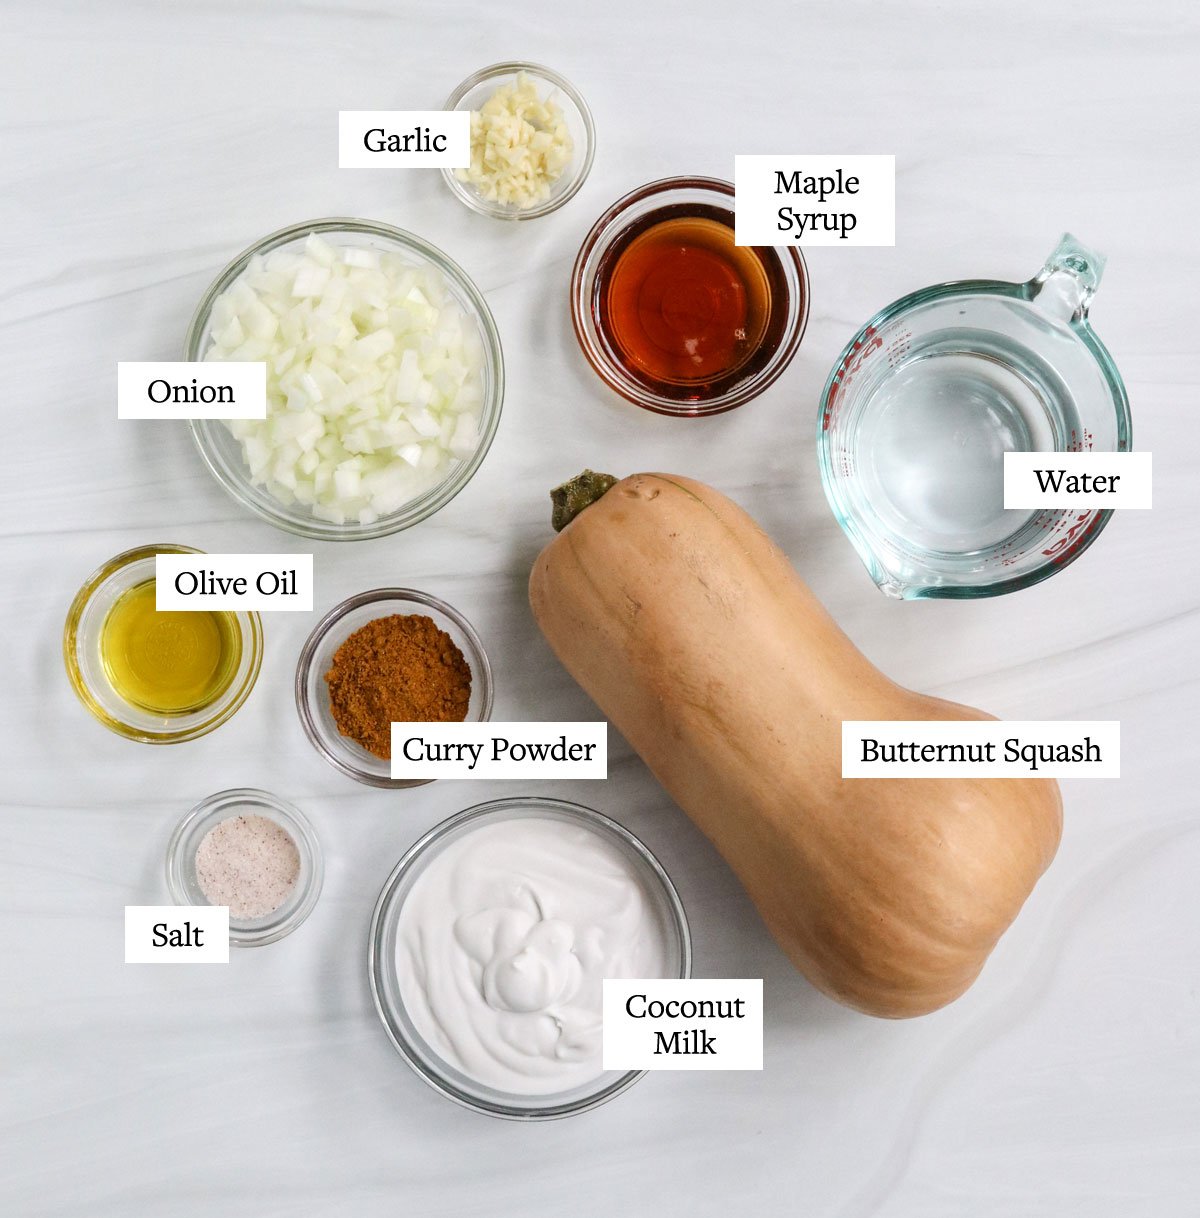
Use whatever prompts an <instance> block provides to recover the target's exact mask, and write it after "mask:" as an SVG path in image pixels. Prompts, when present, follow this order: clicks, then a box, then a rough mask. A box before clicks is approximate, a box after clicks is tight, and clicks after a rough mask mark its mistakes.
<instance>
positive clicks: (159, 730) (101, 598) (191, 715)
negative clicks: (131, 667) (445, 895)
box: [63, 544, 263, 744]
mask: <svg viewBox="0 0 1200 1218" xmlns="http://www.w3.org/2000/svg"><path fill="white" fill-rule="evenodd" d="M202 553H203V551H202V550H195V549H193V548H192V547H191V546H177V545H166V544H164V545H150V546H140V547H138V548H137V549H136V550H126V551H125V552H124V553H123V554H118V555H117V556H116V557H115V558H110V559H109V560H108V562H106V563H105V564H104V566H102V567H100V568H99V569H98V570H96V571H93V572H92V574H91V575H89V576H88V578H87V580H86V581H85V582H84V585H83V587H82V588H80V589H79V591H78V593H76V595H75V599H74V600H73V601H72V602H71V608H70V610H69V611H68V612H67V622H66V626H65V628H64V630H63V662H64V663H65V664H66V667H67V676H68V677H69V678H70V680H71V686H72V688H73V689H74V690H75V693H76V694H77V695H78V696H79V700H80V702H82V703H83V704H84V706H86V707H87V708H88V710H89V711H91V713H92V714H93V715H94V716H95V717H96V718H97V719H98V720H99V721H100V722H101V723H103V724H104V726H105V727H106V728H108V729H109V730H110V731H113V732H116V733H117V735H119V736H124V737H125V738H126V739H127V740H137V741H139V742H140V743H142V744H178V743H180V742H181V741H184V740H195V739H196V738H197V737H198V736H205V735H207V734H208V733H209V732H211V731H213V730H214V729H215V728H218V727H220V726H221V724H222V723H224V722H225V721H226V720H227V719H229V718H231V717H232V715H233V714H234V713H235V712H236V711H237V710H238V708H239V707H240V706H241V705H242V703H243V702H245V701H246V699H247V698H248V697H249V696H250V691H251V690H252V689H253V688H254V682H255V681H256V680H257V679H258V670H259V668H260V667H261V666H262V653H263V634H262V622H261V620H260V619H259V616H258V614H257V613H235V612H233V611H230V613H229V616H230V617H231V618H232V619H233V620H234V622H235V623H236V625H237V629H238V637H239V642H240V645H241V655H240V657H239V659H238V664H237V669H236V671H235V672H234V675H233V680H232V681H230V683H229V685H228V687H227V688H226V689H225V690H224V692H223V693H222V694H221V695H220V696H219V697H218V698H217V699H216V700H215V701H213V702H211V703H209V704H208V705H207V706H204V707H201V708H200V709H199V710H195V711H191V712H187V713H184V714H177V715H169V714H161V713H155V712H153V711H149V710H145V709H143V708H142V707H139V706H134V705H133V704H132V703H130V702H127V701H126V700H125V699H124V698H123V697H121V695H120V694H118V693H117V691H116V690H115V689H114V688H113V684H112V681H111V680H110V679H109V675H108V672H107V670H106V669H105V665H104V659H103V657H102V656H101V654H100V638H101V633H102V631H103V628H104V622H105V619H106V618H107V617H108V613H109V610H110V609H112V607H113V605H115V604H116V602H117V601H118V600H119V599H120V597H122V596H123V595H124V594H125V593H126V592H128V591H129V590H130V589H131V588H135V587H137V585H138V584H142V583H145V582H146V581H147V580H152V579H153V578H154V557H155V555H156V554H202Z"/></svg>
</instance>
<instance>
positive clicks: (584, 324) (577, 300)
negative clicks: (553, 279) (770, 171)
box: [570, 175, 812, 419]
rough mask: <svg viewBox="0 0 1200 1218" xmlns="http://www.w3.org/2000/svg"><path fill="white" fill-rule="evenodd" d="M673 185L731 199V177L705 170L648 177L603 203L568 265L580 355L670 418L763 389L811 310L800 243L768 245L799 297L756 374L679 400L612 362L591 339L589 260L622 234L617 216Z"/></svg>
mask: <svg viewBox="0 0 1200 1218" xmlns="http://www.w3.org/2000/svg"><path fill="white" fill-rule="evenodd" d="M674 190H693V191H709V192H711V194H712V195H713V196H714V197H717V198H719V201H721V202H726V201H728V202H729V204H730V206H731V209H732V206H733V204H734V202H735V190H734V186H733V183H732V182H729V181H727V180H726V179H724V178H714V177H706V176H703V175H677V176H672V177H666V178H656V179H655V180H654V181H652V182H646V183H644V184H643V185H641V186H638V187H635V188H634V189H633V190H630V191H628V192H627V193H625V194H624V195H622V196H621V197H620V198H619V199H617V200H616V202H614V203H612V204H611V205H610V206H609V207H607V208H606V209H605V210H604V211H603V212H602V213H601V214H600V216H599V217H598V218H597V220H596V222H595V223H594V224H593V225H592V227H591V228H590V229H589V230H588V233H587V236H585V237H584V239H583V242H582V244H581V245H580V247H579V252H578V254H576V256H575V263H574V265H573V267H572V268H571V287H570V297H571V322H572V325H573V326H574V329H575V338H576V340H577V341H578V343H579V348H580V350H581V351H582V352H583V355H584V358H585V359H586V360H587V362H588V364H589V365H590V366H591V368H592V371H593V372H595V373H596V375H597V376H598V377H599V378H600V379H601V380H602V381H603V382H604V384H605V385H607V386H608V387H609V388H610V389H611V390H613V392H614V393H617V394H620V396H621V397H623V398H624V399H625V400H626V401H628V402H632V403H633V404H634V405H635V406H640V407H642V408H643V409H644V410H652V411H654V412H655V413H656V414H662V415H668V416H670V417H672V418H691V419H695V418H706V417H708V416H710V415H714V414H723V413H725V412H726V411H728V410H733V409H735V408H736V407H738V406H743V405H745V404H746V403H747V402H749V401H752V400H753V399H754V398H756V397H758V396H760V395H761V394H762V393H764V392H766V390H767V389H769V388H770V387H771V386H772V385H773V384H774V383H775V382H776V381H777V380H778V379H779V378H780V377H781V376H782V375H783V373H784V372H785V371H786V369H787V367H788V365H789V364H791V362H792V360H793V359H794V358H795V355H796V352H797V351H798V350H799V348H800V343H801V342H802V341H803V339H804V335H805V332H806V331H807V329H808V322H809V317H810V316H811V314H812V291H811V284H810V280H809V274H808V263H807V261H806V260H805V257H804V252H803V251H802V250H801V248H800V247H799V246H798V245H794V244H793V245H784V246H767V247H765V248H768V249H771V250H774V251H775V253H776V254H777V255H778V256H779V258H780V261H781V262H782V263H783V264H784V266H785V269H790V270H791V271H792V273H793V274H794V275H795V277H796V280H797V283H798V286H799V296H800V302H799V305H798V308H797V313H796V319H795V321H794V323H793V325H792V327H791V329H790V330H789V331H788V332H787V333H786V334H785V335H784V337H783V340H782V341H781V342H780V345H779V349H778V350H777V351H776V352H775V354H774V356H773V357H772V360H771V362H770V363H769V364H767V365H766V366H765V367H764V368H762V369H761V370H760V371H759V372H758V373H756V374H755V375H754V376H752V377H750V378H748V379H747V380H745V381H742V382H740V383H738V384H736V385H734V386H733V387H732V388H730V389H729V390H727V391H726V392H725V393H723V394H720V395H719V396H717V397H714V398H712V399H710V400H708V401H704V402H685V401H677V400H676V399H673V398H667V397H663V396H662V395H660V394H657V393H655V392H654V391H653V390H651V389H648V388H647V387H646V386H644V385H641V384H640V383H638V382H635V381H634V380H633V379H632V378H630V377H628V376H627V375H626V374H625V372H624V370H623V369H621V368H620V367H619V366H618V365H616V364H614V363H612V362H611V361H610V360H609V359H608V358H607V357H606V356H605V355H604V352H603V351H602V349H601V348H599V346H598V345H597V344H596V343H595V342H594V341H593V339H592V332H593V331H595V330H596V329H597V327H596V326H595V325H594V323H593V322H592V319H591V306H590V302H589V301H587V300H585V299H584V278H585V272H586V271H587V269H588V266H589V264H590V263H591V262H592V261H593V260H594V259H598V258H600V257H601V256H602V255H603V254H604V253H605V252H606V251H607V249H608V247H609V246H610V245H611V243H612V241H613V239H614V238H615V237H617V236H619V235H620V233H621V232H622V231H623V228H622V227H620V226H618V221H619V220H620V218H621V216H622V215H623V214H624V213H625V211H626V210H627V209H628V208H630V207H632V206H634V205H635V204H638V203H641V202H642V201H643V200H645V199H649V198H653V197H654V196H655V195H661V194H667V193H669V192H671V191H674Z"/></svg>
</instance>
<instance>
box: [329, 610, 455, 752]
mask: <svg viewBox="0 0 1200 1218" xmlns="http://www.w3.org/2000/svg"><path fill="white" fill-rule="evenodd" d="M325 682H326V684H327V685H328V687H329V709H330V711H331V713H332V714H333V719H334V722H335V723H336V724H337V728H338V731H339V732H341V734H342V735H343V736H349V737H350V739H351V740H354V741H357V742H358V743H359V744H361V745H362V746H363V748H364V749H366V750H367V751H368V752H369V753H374V755H375V756H376V757H380V758H382V759H383V760H384V761H388V760H390V759H391V756H392V731H391V725H392V723H393V722H396V723H440V722H462V720H464V719H465V718H466V717H467V708H468V707H469V705H470V702H471V667H470V665H469V664H468V663H467V661H466V659H465V658H464V656H463V653H462V651H461V650H460V649H459V647H458V644H456V643H455V642H454V640H453V639H452V638H451V637H450V636H449V635H448V634H447V633H446V632H445V631H444V630H442V629H441V628H440V627H439V626H438V625H437V623H436V622H434V620H433V619H432V618H429V617H426V616H425V615H424V614H420V613H411V614H403V613H394V614H392V615H391V616H390V617H379V618H376V619H375V620H374V621H373V622H368V623H367V624H366V625H365V626H362V627H360V628H359V629H358V630H356V631H355V632H354V633H353V634H352V635H350V636H349V638H347V639H346V641H345V642H344V643H343V644H342V645H341V646H340V647H339V648H338V649H337V651H335V652H334V653H333V664H332V666H331V667H330V669H329V671H328V672H327V673H326V674H325Z"/></svg>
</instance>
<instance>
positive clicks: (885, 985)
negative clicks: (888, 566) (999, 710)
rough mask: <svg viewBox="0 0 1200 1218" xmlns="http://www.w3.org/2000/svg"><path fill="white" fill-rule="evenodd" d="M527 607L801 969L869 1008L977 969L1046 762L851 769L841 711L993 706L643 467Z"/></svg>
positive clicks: (1027, 872) (730, 519)
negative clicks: (1026, 770) (873, 647)
mask: <svg viewBox="0 0 1200 1218" xmlns="http://www.w3.org/2000/svg"><path fill="white" fill-rule="evenodd" d="M529 596H530V603H531V604H532V607H533V613H534V617H535V618H536V619H537V622H538V625H539V626H540V627H541V629H542V632H543V633H544V634H545V636H546V638H547V640H548V641H549V643H550V646H551V647H552V648H553V649H554V651H555V653H556V654H557V655H558V657H559V659H560V660H561V661H562V663H563V664H564V666H565V667H566V668H567V670H568V671H569V672H570V673H571V675H572V676H573V677H574V678H575V679H576V680H577V681H578V682H579V683H580V685H582V686H583V688H584V689H585V690H586V691H587V692H588V693H589V694H590V695H591V696H592V698H593V699H594V700H595V701H596V703H597V705H598V706H599V707H600V709H601V710H602V711H603V712H604V714H605V715H606V716H607V717H608V719H609V720H610V721H611V722H612V723H613V724H614V725H615V726H616V728H617V729H618V730H619V731H620V732H621V733H622V734H623V735H624V736H625V738H626V739H627V740H628V741H629V743H630V744H631V745H632V746H633V747H634V748H635V749H636V750H637V751H638V753H639V754H640V755H641V756H642V758H643V759H644V760H645V762H646V764H647V765H648V766H649V767H650V769H651V770H652V771H653V772H654V775H655V777H657V778H658V780H659V781H660V782H661V783H662V785H663V786H664V787H665V788H666V789H667V791H668V792H669V793H670V794H671V796H672V797H673V798H674V799H675V801H676V802H677V803H678V804H679V806H680V807H681V808H683V810H684V811H685V812H687V814H688V815H689V816H690V817H691V818H692V820H694V821H695V822H696V824H697V825H698V826H699V827H700V829H701V830H702V831H703V832H704V833H705V834H706V835H707V836H708V837H709V839H710V840H711V841H712V842H713V844H714V845H715V846H716V847H717V849H718V850H719V851H720V852H721V854H722V855H723V856H724V857H725V859H726V860H727V861H728V863H729V864H730V866H731V867H732V868H733V870H734V872H735V873H736V874H737V876H738V878H739V880H741V882H742V883H743V885H745V888H746V890H747V892H748V893H749V894H750V897H751V899H752V900H753V901H754V903H755V905H756V906H757V907H758V910H759V912H760V913H761V914H762V917H763V920H764V921H765V922H766V924H767V927H768V928H769V929H770V931H771V933H772V934H773V935H774V936H775V939H776V940H777V941H778V942H779V944H780V946H781V947H782V948H783V950H784V951H785V952H786V953H787V954H788V956H789V957H790V958H791V960H792V961H793V963H794V964H795V965H796V967H797V968H798V969H800V971H801V972H803V973H804V975H805V976H806V977H808V978H809V980H810V981H812V983H813V984H814V985H816V986H817V987H818V988H820V989H821V990H823V991H824V992H825V993H826V994H828V995H830V996H831V997H832V998H836V999H837V1000H838V1001H840V1002H843V1003H846V1004H847V1005H849V1006H852V1007H855V1008H857V1009H858V1010H860V1011H865V1012H868V1013H870V1014H872V1015H881V1016H889V1017H903V1016H910V1015H921V1014H924V1013H926V1012H928V1011H933V1010H936V1009H937V1008H938V1007H941V1006H944V1005H945V1004H946V1003H948V1002H950V1001H952V1000H953V999H955V998H957V997H958V996H959V995H960V994H961V993H962V992H963V991H964V990H965V989H966V988H967V987H968V986H969V985H970V984H971V982H972V981H974V980H975V978H976V976H977V975H978V974H979V970H980V969H981V968H982V967H983V963H984V961H985V960H986V959H987V956H988V954H989V952H990V951H991V950H992V948H993V947H994V946H995V944H996V941H997V940H998V939H999V938H1000V935H1001V934H1003V932H1004V931H1005V929H1007V927H1008V926H1009V924H1010V923H1011V922H1012V920H1013V918H1015V917H1016V915H1017V912H1018V911H1019V910H1020V908H1021V905H1022V903H1023V902H1024V901H1025V898H1026V897H1027V896H1028V895H1029V893H1030V890H1031V889H1032V888H1033V885H1034V883H1035V882H1036V880H1037V878H1038V877H1039V876H1040V875H1041V874H1042V872H1043V871H1044V870H1045V869H1046V867H1047V866H1048V865H1049V863H1050V860H1051V859H1052V858H1053V857H1054V852H1055V850H1056V849H1057V847H1058V840H1059V835H1060V832H1061V828H1062V802H1061V800H1060V798H1059V793H1058V784H1057V783H1055V782H1053V781H1052V780H1049V779H990V780H986V779H982V780H968V779H962V780H960V779H928V778H927V779H920V778H913V779H884V780H874V779H853V780H846V779H843V778H842V777H841V724H842V720H843V719H986V718H990V717H991V716H988V715H985V714H983V713H982V712H981V711H977V710H974V709H972V708H970V707H966V706H959V705H958V704H956V703H953V702H944V701H941V700H940V699H937V698H928V697H925V696H923V695H921V694H914V693H911V692H910V691H908V690H905V689H902V688H901V687H900V686H898V685H896V684H895V683H894V682H892V681H889V680H888V679H887V678H886V677H885V676H884V675H883V674H882V673H880V672H879V671H878V670H877V669H876V668H875V667H874V666H873V665H871V664H870V663H869V662H868V661H867V660H866V658H865V657H864V656H863V655H862V654H861V653H860V652H859V651H858V650H857V649H856V648H855V647H854V645H853V644H852V643H851V642H850V640H849V639H848V638H847V637H846V636H845V634H843V633H842V631H841V630H840V629H839V628H838V627H837V625H836V623H835V622H834V621H833V619H832V618H831V617H830V616H829V614H828V613H826V612H825V610H824V608H823V607H822V606H821V604H820V603H819V602H818V601H817V600H816V598H815V597H814V596H813V595H812V593H811V592H810V591H809V590H808V588H807V587H805V585H804V583H803V582H802V581H801V580H800V578H799V577H798V576H797V575H796V573H795V571H794V570H793V569H792V566H791V564H790V563H789V562H788V560H787V558H786V557H785V556H784V554H783V553H782V551H780V550H779V549H778V548H777V547H776V546H775V545H774V544H773V543H772V542H771V541H770V539H769V538H768V537H767V536H766V535H765V534H764V533H763V532H762V530H761V529H759V528H758V526H757V525H756V524H755V523H754V521H753V520H751V518H750V517H749V516H748V515H746V513H745V512H743V511H742V510H741V508H739V507H737V505H736V504H734V503H732V502H731V501H730V500H728V499H726V498H725V497H724V496H723V495H721V494H719V493H718V492H716V491H714V490H712V489H711V488H710V487H707V486H705V485H703V484H702V483H699V482H694V481H691V480H690V479H687V478H682V477H676V476H674V475H667V474H637V475H634V476H633V477H630V478H626V479H624V480H623V481H621V482H618V483H617V484H616V486H614V487H613V488H612V489H611V490H610V491H609V492H608V493H607V494H606V495H604V496H603V498H601V499H600V500H599V501H598V502H596V503H594V504H593V505H592V506H590V507H588V508H586V509H584V511H583V512H582V513H580V514H579V515H578V516H577V517H576V518H575V519H574V520H573V521H572V522H571V523H570V524H569V525H568V526H567V527H566V528H565V529H564V530H563V532H562V533H560V534H559V535H558V537H557V538H556V539H555V540H554V541H552V542H551V543H550V544H549V545H548V546H547V547H546V549H545V550H543V551H542V553H541V555H540V556H539V557H538V560H537V562H536V563H535V564H534V568H533V574H532V576H531V577H530V583H529Z"/></svg>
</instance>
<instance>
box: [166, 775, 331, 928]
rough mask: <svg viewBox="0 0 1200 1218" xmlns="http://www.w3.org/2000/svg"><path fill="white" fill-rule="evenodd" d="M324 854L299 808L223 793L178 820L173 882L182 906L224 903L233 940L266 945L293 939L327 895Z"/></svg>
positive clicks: (252, 794)
mask: <svg viewBox="0 0 1200 1218" xmlns="http://www.w3.org/2000/svg"><path fill="white" fill-rule="evenodd" d="M322 872H323V868H322V863H321V850H320V845H319V843H318V841H317V837H316V834H315V833H314V832H313V829H312V826H311V825H310V824H309V823H308V820H307V819H306V818H305V817H304V815H303V813H301V812H300V810H299V809H298V808H295V807H293V806H292V805H291V804H289V803H287V802H286V801H285V800H282V799H280V798H278V796H275V795H272V794H270V793H269V792H268V791H258V790H253V789H250V788H247V787H242V788H237V789H235V790H230V791H220V792H218V793H217V794H216V795H210V796H209V797H208V798H207V799H205V800H203V801H202V802H201V803H199V804H197V805H196V806H195V807H194V808H193V809H192V810H191V811H190V812H189V813H188V814H187V816H185V817H184V818H183V820H182V821H180V823H179V825H178V827H177V828H176V829H175V832H174V833H173V834H172V836H171V842H170V845H169V846H168V847H167V885H168V887H169V888H170V890H171V896H172V897H173V898H174V900H175V901H176V903H177V904H180V905H225V906H228V908H229V941H230V943H231V944H233V945H234V946H237V947H260V946H262V945H263V944H264V943H274V942H276V941H277V940H278V939H282V938H283V937H284V935H288V934H291V932H292V931H293V930H295V929H296V927H297V926H299V925H300V923H301V922H303V921H304V919H305V918H307V917H308V915H309V914H310V913H311V912H312V909H313V906H314V905H315V904H316V903H317V897H318V896H320V893H321V879H322Z"/></svg>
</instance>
